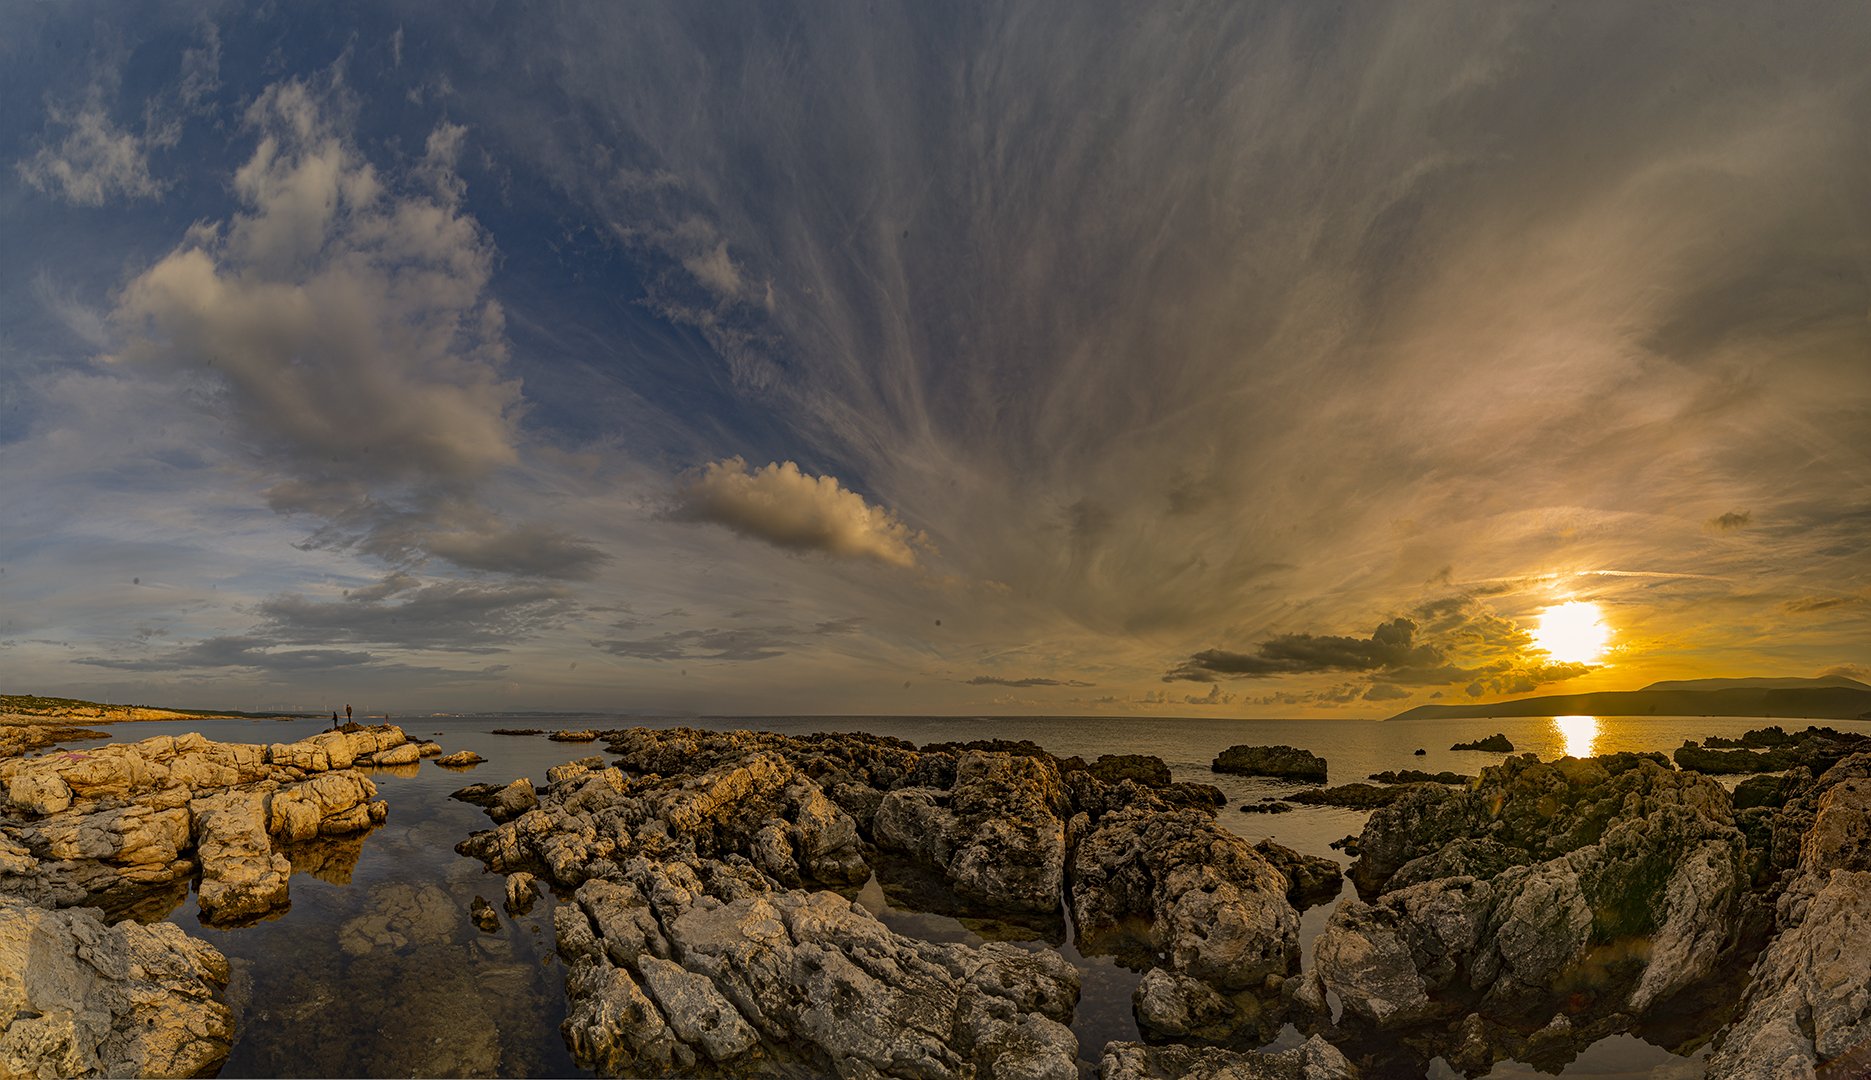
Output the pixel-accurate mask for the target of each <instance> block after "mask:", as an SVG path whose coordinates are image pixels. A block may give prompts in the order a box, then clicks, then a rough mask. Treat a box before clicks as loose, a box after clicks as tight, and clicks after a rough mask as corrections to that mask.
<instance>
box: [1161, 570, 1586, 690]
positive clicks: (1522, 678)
mask: <svg viewBox="0 0 1871 1080" xmlns="http://www.w3.org/2000/svg"><path fill="white" fill-rule="evenodd" d="M1479 591H1481V592H1487V591H1490V589H1489V587H1488V586H1482V587H1481V588H1480V590H1479ZM1545 657H1546V654H1545V653H1543V652H1538V651H1534V650H1533V639H1532V637H1531V636H1530V635H1528V633H1527V632H1526V631H1525V630H1523V629H1522V628H1521V627H1520V626H1519V625H1517V624H1516V623H1515V622H1513V620H1511V619H1507V618H1504V617H1502V616H1501V615H1499V614H1498V613H1496V612H1495V611H1493V610H1492V609H1490V608H1489V607H1487V606H1486V605H1485V604H1484V603H1482V602H1481V601H1480V599H1479V598H1478V597H1477V596H1476V595H1475V593H1474V592H1472V591H1471V592H1466V593H1462V594H1457V595H1452V596H1446V597H1440V598H1437V599H1433V600H1428V601H1425V602H1423V603H1421V604H1418V605H1417V606H1416V607H1415V608H1413V609H1411V613H1410V615H1408V616H1398V617H1397V618H1394V619H1391V620H1390V621H1388V622H1385V623H1382V624H1380V625H1379V626H1378V627H1377V629H1376V630H1375V631H1373V632H1372V634H1371V636H1370V637H1368V638H1354V637H1341V636H1335V635H1315V634H1282V635H1278V636H1276V637H1273V638H1269V639H1268V640H1267V641H1264V642H1262V643H1261V644H1260V645H1259V646H1257V647H1256V648H1255V650H1254V651H1253V652H1248V653H1242V652H1230V651H1227V650H1223V649H1210V650H1206V651H1204V652H1199V653H1196V654H1195V655H1194V656H1191V657H1190V658H1189V659H1188V660H1185V661H1183V662H1182V663H1181V664H1179V665H1177V666H1176V667H1175V668H1173V669H1172V670H1171V671H1169V672H1168V673H1167V674H1165V675H1164V676H1163V681H1164V682H1174V681H1178V680H1186V681H1189V682H1211V683H1212V682H1216V681H1218V680H1221V679H1241V678H1270V677H1274V676H1302V675H1314V674H1321V673H1327V672H1358V673H1361V674H1363V676H1364V678H1363V680H1362V681H1359V682H1353V683H1345V684H1341V685H1339V686H1336V687H1333V688H1329V689H1325V690H1305V691H1287V692H1280V693H1275V694H1271V695H1267V696H1265V697H1263V698H1261V699H1259V700H1260V703H1262V704H1269V705H1274V704H1285V705H1327V706H1335V705H1343V704H1348V703H1350V702H1352V701H1356V700H1365V701H1400V700H1403V699H1404V698H1407V697H1409V696H1410V693H1411V691H1410V690H1409V689H1408V688H1410V687H1429V686H1465V687H1466V689H1467V692H1468V693H1469V695H1470V696H1471V697H1473V696H1480V695H1482V694H1488V693H1493V694H1520V693H1528V692H1530V691H1532V690H1535V689H1537V688H1539V687H1541V686H1545V685H1548V684H1551V683H1557V682H1564V681H1566V680H1568V679H1576V678H1578V677H1579V676H1581V675H1584V674H1586V673H1588V672H1590V671H1592V670H1593V669H1592V667H1591V665H1589V664H1580V663H1549V662H1547V661H1546V659H1545Z"/></svg>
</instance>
